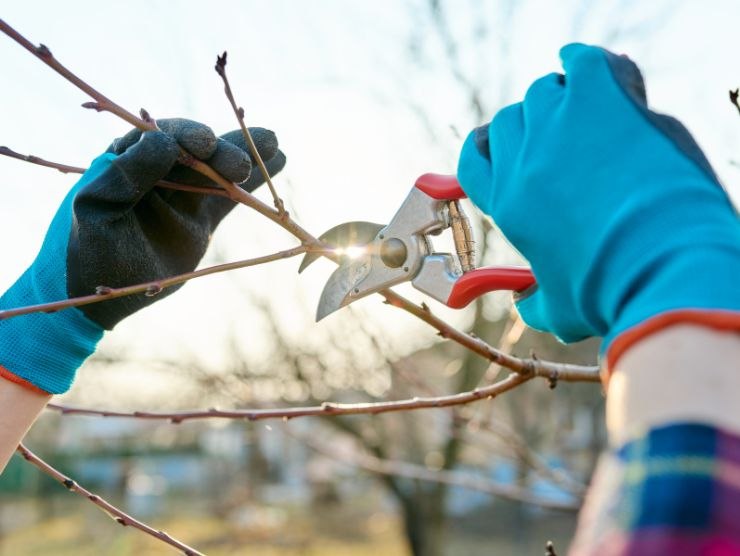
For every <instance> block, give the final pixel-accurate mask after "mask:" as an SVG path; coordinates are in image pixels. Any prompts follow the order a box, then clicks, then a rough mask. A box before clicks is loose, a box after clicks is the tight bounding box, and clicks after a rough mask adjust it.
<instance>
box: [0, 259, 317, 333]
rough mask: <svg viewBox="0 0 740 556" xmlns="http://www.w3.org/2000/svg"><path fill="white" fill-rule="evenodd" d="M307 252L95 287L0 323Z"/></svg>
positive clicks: (8, 313) (10, 312)
mask: <svg viewBox="0 0 740 556" xmlns="http://www.w3.org/2000/svg"><path fill="white" fill-rule="evenodd" d="M306 250H307V248H306V247H305V246H303V245H299V246H298V247H293V248H292V249H286V250H285V251H279V252H277V253H273V254H271V255H265V256H263V257H256V258H254V259H246V260H243V261H235V262H233V263H225V264H220V265H216V266H209V267H207V268H202V269H200V270H195V271H193V272H186V273H184V274H178V275H176V276H170V277H169V278H162V279H161V280H153V281H151V282H144V283H143V284H136V285H134V286H125V287H122V288H109V287H107V286H98V287H97V289H96V291H95V293H94V294H92V295H86V296H82V297H73V298H71V299H63V300H60V301H52V302H51V303H40V304H38V305H27V306H25V307H18V308H16V309H6V310H5V311H0V321H2V320H5V319H9V318H11V317H17V316H19V315H28V314H30V313H55V312H57V311H61V310H62V309H69V308H70V307H81V306H83V305H89V304H91V303H97V302H100V301H105V300H108V299H115V298H116V297H123V296H126V295H132V294H136V293H143V294H145V295H147V296H154V295H157V294H158V293H160V292H161V291H162V290H163V289H165V288H169V287H172V286H175V285H177V284H182V283H184V282H187V281H188V280H192V279H194V278H200V277H201V276H209V275H211V274H217V273H219V272H226V271H229V270H236V269H238V268H247V267H250V266H257V265H261V264H266V263H270V262H273V261H277V260H281V259H287V258H290V257H295V256H296V255H300V254H302V253H305V252H306Z"/></svg>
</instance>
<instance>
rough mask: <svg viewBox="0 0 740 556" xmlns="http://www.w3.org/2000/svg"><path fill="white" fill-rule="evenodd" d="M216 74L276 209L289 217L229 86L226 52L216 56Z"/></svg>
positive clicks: (242, 110)
mask: <svg viewBox="0 0 740 556" xmlns="http://www.w3.org/2000/svg"><path fill="white" fill-rule="evenodd" d="M215 69H216V73H218V74H219V75H220V76H221V79H222V80H223V82H224V92H225V93H226V98H227V99H229V103H230V104H231V108H232V109H233V110H234V115H235V116H236V119H237V120H238V121H239V127H240V128H241V130H242V134H243V135H244V140H245V141H246V142H247V145H248V146H249V152H250V153H251V154H252V158H254V160H255V161H256V162H257V165H258V166H259V167H260V171H261V172H262V176H263V177H264V178H265V183H267V187H269V188H270V193H271V194H272V201H273V203H275V208H276V209H277V210H278V212H279V213H280V214H282V215H283V216H285V217H287V213H286V211H285V204H284V203H283V200H282V199H281V198H280V197H279V196H278V194H277V190H276V189H275V186H274V185H273V183H272V177H271V176H270V172H268V171H267V166H265V161H264V160H262V156H261V155H260V153H259V151H258V150H257V145H255V143H254V139H253V138H252V134H251V133H250V131H249V128H248V127H247V125H246V124H245V123H244V108H242V107H241V106H237V104H236V100H235V99H234V94H233V93H232V92H231V85H230V84H229V78H228V77H227V76H226V52H225V51H224V53H223V55H221V56H216V66H215Z"/></svg>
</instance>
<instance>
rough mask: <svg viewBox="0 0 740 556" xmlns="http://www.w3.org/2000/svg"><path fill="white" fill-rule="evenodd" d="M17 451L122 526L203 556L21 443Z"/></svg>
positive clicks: (186, 552)
mask: <svg viewBox="0 0 740 556" xmlns="http://www.w3.org/2000/svg"><path fill="white" fill-rule="evenodd" d="M17 452H18V453H19V454H20V455H21V456H23V458H24V459H25V460H26V461H27V462H29V463H30V464H31V465H33V466H35V467H36V468H38V469H40V470H41V471H42V472H43V473H45V474H46V475H49V476H50V477H51V478H52V479H54V480H55V481H57V482H59V483H62V485H64V487H65V488H66V489H67V490H69V491H70V492H74V493H75V494H79V495H80V496H82V497H84V498H87V500H89V501H90V502H92V503H93V504H95V505H96V506H98V507H99V508H100V509H102V510H103V511H104V512H106V513H107V514H108V515H109V516H110V517H111V518H113V519H114V520H115V521H116V523H118V524H120V525H123V526H124V527H133V528H134V529H138V530H139V531H142V532H144V533H146V534H147V535H150V536H152V537H154V538H155V539H157V540H160V541H162V542H164V543H167V544H169V545H170V546H174V547H175V548H177V549H179V550H181V551H182V552H183V554H186V555H187V556H204V554H203V553H202V552H199V551H198V550H196V549H195V548H193V547H191V546H188V545H186V544H185V543H183V542H180V541H178V540H177V539H175V538H173V537H171V536H170V535H168V534H167V533H165V532H164V531H158V530H156V529H154V528H152V527H150V526H149V525H147V524H146V523H144V522H142V521H139V520H138V519H136V518H133V517H131V516H130V515H128V514H127V513H126V512H124V511H123V510H120V509H119V508H117V507H116V506H114V505H113V504H111V503H110V502H108V501H106V500H104V499H103V498H101V497H100V496H98V495H97V494H93V493H92V492H90V491H89V490H87V489H86V488H85V487H83V486H82V485H80V484H78V483H77V482H76V481H74V480H72V479H70V478H69V477H68V476H66V475H65V474H64V473H62V472H61V471H59V470H57V469H55V468H54V467H52V466H51V465H49V464H48V463H47V462H45V461H44V460H43V459H41V458H40V457H39V456H37V455H36V454H34V453H33V452H32V451H31V450H29V449H28V448H26V447H25V446H24V445H23V444H20V445H18V448H17Z"/></svg>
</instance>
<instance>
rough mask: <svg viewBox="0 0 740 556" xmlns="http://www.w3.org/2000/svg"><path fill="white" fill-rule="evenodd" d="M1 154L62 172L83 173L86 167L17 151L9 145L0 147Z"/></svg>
mask: <svg viewBox="0 0 740 556" xmlns="http://www.w3.org/2000/svg"><path fill="white" fill-rule="evenodd" d="M0 154H1V155H3V156H9V157H10V158H17V159H18V160H23V161H24V162H30V163H31V164H38V165H39V166H46V167H47V168H54V169H55V170H59V171H60V172H61V173H62V174H83V173H84V172H85V168H80V167H79V166H67V165H66V164H59V163H57V162H49V161H48V160H44V159H43V158H39V157H38V156H34V155H32V154H21V153H17V152H15V151H14V150H12V149H9V148H8V147H0Z"/></svg>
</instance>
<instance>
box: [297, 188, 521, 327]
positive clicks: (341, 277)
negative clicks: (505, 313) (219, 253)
mask: <svg viewBox="0 0 740 556" xmlns="http://www.w3.org/2000/svg"><path fill="white" fill-rule="evenodd" d="M465 197H466V195H465V193H464V192H463V190H462V188H461V187H460V184H459V183H458V181H457V178H455V176H448V175H441V174H424V175H423V176H420V177H419V178H418V179H417V180H416V183H415V184H414V187H412V188H411V192H410V193H409V194H408V196H407V197H406V200H405V201H404V202H403V204H401V207H400V208H399V209H398V212H396V214H395V216H394V217H393V219H392V220H391V221H390V224H388V225H383V224H375V223H372V222H345V223H344V224H339V225H338V226H335V227H333V228H332V229H330V230H328V231H327V232H325V233H324V234H322V235H321V236H320V238H319V239H321V240H322V241H324V242H326V243H328V244H330V245H333V246H336V247H337V253H338V254H339V255H340V264H339V268H337V269H336V270H335V271H334V273H333V274H332V275H331V277H330V278H329V280H328V282H327V283H326V285H325V286H324V290H323V292H322V293H321V299H320V300H319V306H318V309H317V311H316V320H317V321H320V320H321V319H323V318H324V317H326V316H327V315H329V314H331V313H333V312H334V311H336V310H337V309H340V308H342V307H344V306H346V305H349V304H350V303H352V302H354V301H357V300H358V299H361V298H363V297H365V296H367V295H370V294H371V293H376V292H378V291H380V290H384V289H386V288H390V287H391V286H395V285H397V284H400V283H402V282H406V281H410V282H411V284H412V285H413V286H414V287H415V288H416V289H417V290H420V291H422V292H423V293H425V294H427V295H429V296H430V297H432V298H434V299H436V300H437V301H439V302H441V303H444V304H445V305H447V306H448V307H452V308H455V309H460V308H463V307H465V306H466V305H468V304H469V303H470V302H472V301H473V300H475V299H476V298H478V297H480V296H481V295H483V294H485V293H488V292H491V291H495V290H511V291H514V292H520V293H521V292H524V291H525V290H527V289H529V288H531V287H532V286H534V285H535V279H534V276H533V275H532V272H531V270H529V269H528V268H523V267H502V266H496V267H483V268H476V267H475V241H474V240H473V234H472V229H471V227H470V222H469V220H468V218H467V216H466V215H465V213H464V212H463V210H462V208H461V206H460V203H459V200H460V199H464V198H465ZM447 228H451V229H452V236H453V239H454V243H455V251H456V253H455V255H453V254H451V253H436V252H434V249H433V245H432V242H431V239H430V236H433V235H438V234H440V233H441V232H442V231H443V230H445V229H447ZM318 257H319V255H318V254H316V253H308V254H306V256H305V257H304V259H303V262H302V263H301V266H300V268H299V270H298V272H302V271H303V270H304V269H305V268H306V267H307V266H308V265H309V264H311V263H312V262H313V261H314V260H316V259H317V258H318Z"/></svg>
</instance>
